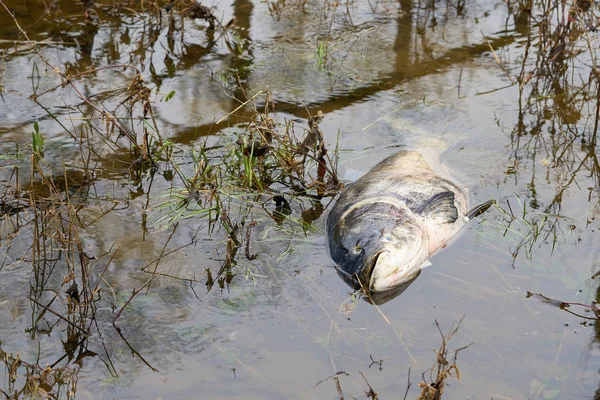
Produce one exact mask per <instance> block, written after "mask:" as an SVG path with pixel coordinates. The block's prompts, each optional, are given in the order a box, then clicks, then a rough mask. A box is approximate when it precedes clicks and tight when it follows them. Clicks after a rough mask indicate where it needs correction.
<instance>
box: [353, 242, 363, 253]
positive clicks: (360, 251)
mask: <svg viewBox="0 0 600 400" xmlns="http://www.w3.org/2000/svg"><path fill="white" fill-rule="evenodd" d="M363 251H364V249H363V248H362V246H361V245H360V244H358V243H357V244H356V246H354V248H353V249H352V253H353V254H354V255H359V254H362V252H363Z"/></svg>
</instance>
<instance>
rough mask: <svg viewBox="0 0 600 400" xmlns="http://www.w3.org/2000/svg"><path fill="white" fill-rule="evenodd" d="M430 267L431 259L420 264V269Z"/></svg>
mask: <svg viewBox="0 0 600 400" xmlns="http://www.w3.org/2000/svg"><path fill="white" fill-rule="evenodd" d="M427 267H431V261H429V260H427V261H425V262H424V263H423V265H421V269H423V268H427Z"/></svg>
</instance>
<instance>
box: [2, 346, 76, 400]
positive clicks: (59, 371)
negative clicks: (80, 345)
mask: <svg viewBox="0 0 600 400" xmlns="http://www.w3.org/2000/svg"><path fill="white" fill-rule="evenodd" d="M0 360H2V362H3V363H4V366H5V368H6V371H7V382H6V383H7V385H6V390H2V389H0V393H2V394H3V395H4V396H5V397H6V398H7V399H19V398H28V399H48V398H50V399H74V398H75V394H76V391H77V381H78V372H79V369H78V368H76V367H73V366H71V365H67V366H65V367H51V366H49V365H47V366H46V367H45V368H43V367H41V366H39V365H38V364H32V363H30V362H26V361H24V360H22V359H21V357H20V356H19V355H18V354H17V355H13V354H8V353H6V352H5V351H4V350H2V343H1V342H0ZM19 376H24V378H25V381H24V382H23V381H20V380H19V379H18V378H19ZM20 382H23V383H22V386H21V387H19V384H20Z"/></svg>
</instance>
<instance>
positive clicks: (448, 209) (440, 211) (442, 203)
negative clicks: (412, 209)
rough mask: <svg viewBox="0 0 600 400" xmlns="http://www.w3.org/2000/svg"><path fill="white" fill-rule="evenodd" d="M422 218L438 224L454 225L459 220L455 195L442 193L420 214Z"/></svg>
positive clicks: (428, 202)
mask: <svg viewBox="0 0 600 400" xmlns="http://www.w3.org/2000/svg"><path fill="white" fill-rule="evenodd" d="M419 213H420V214H421V215H422V216H424V217H425V218H428V219H433V220H435V221H436V222H438V223H446V224H448V223H452V222H454V221H456V220H457V219H458V210H457V209H456V206H455V205H454V193H453V192H451V191H447V192H442V193H438V194H436V195H434V196H433V197H432V198H430V199H429V200H428V201H427V203H425V205H423V207H421V209H420V212H419Z"/></svg>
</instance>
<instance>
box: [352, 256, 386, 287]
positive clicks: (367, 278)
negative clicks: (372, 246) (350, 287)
mask: <svg viewBox="0 0 600 400" xmlns="http://www.w3.org/2000/svg"><path fill="white" fill-rule="evenodd" d="M384 252H385V251H379V252H377V253H375V254H374V255H372V256H371V257H370V258H368V259H367V262H366V263H365V265H364V266H363V268H362V271H360V274H359V276H358V280H359V282H358V284H359V286H360V288H362V289H363V290H364V291H365V292H367V293H370V292H371V283H372V282H371V280H372V279H373V271H374V270H375V265H376V264H377V259H378V258H379V256H380V255H382V254H383V253H384Z"/></svg>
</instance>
